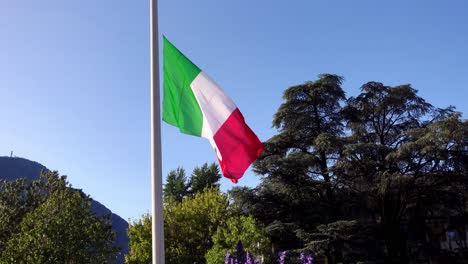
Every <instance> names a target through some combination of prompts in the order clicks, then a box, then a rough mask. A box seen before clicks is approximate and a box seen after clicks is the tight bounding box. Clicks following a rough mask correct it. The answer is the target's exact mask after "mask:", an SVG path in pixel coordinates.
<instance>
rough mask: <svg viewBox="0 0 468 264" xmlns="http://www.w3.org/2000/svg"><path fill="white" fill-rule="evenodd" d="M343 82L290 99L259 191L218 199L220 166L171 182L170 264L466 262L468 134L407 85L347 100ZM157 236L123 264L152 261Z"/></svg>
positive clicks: (140, 226)
mask: <svg viewBox="0 0 468 264" xmlns="http://www.w3.org/2000/svg"><path fill="white" fill-rule="evenodd" d="M342 82H343V78H342V77H340V76H337V75H333V74H323V75H319V78H318V79H317V80H315V81H309V82H306V83H303V84H300V85H296V86H293V87H290V88H288V89H286V90H285V92H284V95H283V98H284V102H283V103H282V104H281V105H280V107H279V109H278V111H277V112H276V113H275V115H274V117H273V127H275V128H276V129H277V134H276V135H274V136H273V137H271V138H270V139H268V140H267V141H266V142H264V144H265V151H264V152H263V153H262V155H261V156H260V158H259V159H258V160H257V161H256V162H255V163H254V166H253V169H254V172H255V173H256V174H258V175H259V176H260V177H261V183H260V184H259V185H258V186H257V187H255V188H248V187H235V188H233V189H232V190H230V191H229V192H228V195H227V196H226V195H225V194H222V193H220V192H219V188H218V186H219V185H218V180H219V178H220V177H221V176H220V175H219V169H218V168H217V167H216V165H214V164H212V165H210V166H208V165H207V164H205V165H203V166H202V167H201V168H196V169H195V170H194V172H193V173H192V177H191V178H189V177H187V176H186V174H185V171H184V169H183V168H178V169H177V170H174V171H172V172H171V173H170V174H169V175H168V178H167V179H168V182H167V184H166V185H165V188H164V198H165V212H164V213H165V232H166V234H167V235H166V237H165V241H166V242H165V243H166V261H167V262H168V263H222V258H221V256H222V254H223V252H224V253H225V252H227V251H230V252H231V253H234V251H235V244H236V241H237V240H242V241H244V240H245V241H246V244H247V245H248V246H247V249H248V250H250V251H255V250H256V252H255V253H256V254H257V255H256V256H260V257H261V259H262V260H263V263H277V262H276V261H277V260H278V258H282V259H284V258H285V257H286V256H289V259H286V263H296V262H295V261H297V257H298V256H299V253H301V252H302V253H306V254H310V255H311V256H313V257H314V259H315V263H329V264H333V263H466V262H467V261H468V259H467V253H468V249H467V243H466V231H467V214H466V210H465V209H466V198H467V186H468V182H467V181H468V173H467V164H468V155H467V151H468V146H467V141H468V122H467V121H466V120H463V119H462V114H461V113H459V112H457V111H455V108H454V107H448V108H443V109H441V108H437V107H434V106H433V105H431V104H430V103H429V102H427V101H425V100H424V99H423V98H421V97H420V96H419V95H418V93H417V90H415V89H414V88H412V87H411V85H408V84H403V85H398V86H387V85H384V84H382V83H379V82H368V83H366V84H364V85H362V87H361V92H360V94H358V95H357V96H355V97H347V96H346V94H345V92H344V91H343V89H342ZM206 187H207V188H206ZM242 217H244V218H242ZM236 219H237V220H236ZM145 225H146V229H145ZM143 230H146V231H143ZM150 230H151V229H150V217H149V216H148V215H146V216H144V217H143V219H142V220H140V221H136V222H134V223H133V224H132V225H131V226H130V229H129V234H130V240H131V241H134V242H135V243H134V244H133V246H132V245H130V248H131V254H130V256H129V257H127V262H128V263H147V262H148V261H149V260H150V256H151V252H150V247H149V246H148V245H149V244H148V243H150V242H149V241H148V240H147V239H150V236H149V235H148V232H151V231H150ZM236 230H237V231H236ZM145 234H146V235H145ZM255 234H258V235H255ZM446 238H448V239H449V241H448V242H447V240H446ZM145 239H146V240H145ZM451 240H454V241H451ZM259 241H262V242H263V243H264V245H262V246H259V248H256V247H255V244H256V243H257V245H259V244H258V243H259ZM452 242H454V243H452ZM131 243H132V242H131ZM443 243H445V247H444V246H443V245H442V244H443ZM145 245H146V246H148V247H147V248H146V249H145V250H141V249H142V248H143V247H144V246H145ZM452 247H453V248H452ZM261 248H263V249H261ZM285 250H287V251H288V252H289V253H288V254H285V253H281V254H280V255H278V254H279V253H280V252H284V251H285ZM143 252H144V253H143ZM138 256H146V257H147V258H146V259H144V258H139V257H138ZM278 256H281V257H278ZM132 257H135V258H133V259H132ZM142 259H144V260H142ZM131 260H133V261H131ZM139 260H140V262H139ZM281 261H283V260H281ZM304 261H305V260H304ZM281 263H283V262H281Z"/></svg>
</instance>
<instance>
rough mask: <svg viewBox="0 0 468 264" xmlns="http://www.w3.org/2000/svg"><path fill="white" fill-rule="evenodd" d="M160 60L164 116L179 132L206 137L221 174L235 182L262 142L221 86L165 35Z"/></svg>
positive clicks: (258, 153)
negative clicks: (161, 59)
mask: <svg viewBox="0 0 468 264" xmlns="http://www.w3.org/2000/svg"><path fill="white" fill-rule="evenodd" d="M163 61H164V65H163V71H164V96H163V120H164V121H165V122H167V123H169V124H171V125H174V126H176V127H178V128H179V130H180V131H181V132H182V133H185V134H189V135H194V136H199V137H204V138H207V139H208V140H209V141H210V144H211V146H212V147H213V149H214V150H215V152H216V156H217V158H218V161H219V164H220V167H221V170H222V172H223V175H224V176H225V177H227V178H229V179H230V180H231V181H232V182H234V183H236V182H237V181H238V179H240V178H241V177H242V175H243V174H244V172H245V170H246V169H247V168H248V167H249V165H250V164H251V163H252V162H254V161H255V160H256V159H257V157H258V156H259V155H260V153H261V152H262V151H263V144H262V143H261V142H260V140H259V139H258V137H257V136H256V135H255V134H254V133H253V132H252V130H251V129H250V128H249V126H247V124H246V123H245V121H244V117H243V116H242V114H241V112H240V111H239V109H238V108H237V106H236V105H235V104H234V102H233V101H232V100H231V99H230V98H229V97H228V96H227V95H226V94H225V93H224V91H223V89H221V88H220V87H219V86H218V85H217V84H216V83H215V82H214V81H213V80H212V79H211V78H210V77H209V76H208V75H207V74H206V73H204V72H203V71H202V70H200V68H198V67H197V66H196V65H195V64H193V63H192V62H191V61H190V60H189V59H187V57H185V56H184V55H183V54H182V53H181V52H180V51H179V50H178V49H177V48H176V47H174V45H172V43H170V42H169V41H168V40H167V39H166V38H164V48H163Z"/></svg>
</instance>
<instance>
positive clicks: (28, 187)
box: [0, 179, 46, 252]
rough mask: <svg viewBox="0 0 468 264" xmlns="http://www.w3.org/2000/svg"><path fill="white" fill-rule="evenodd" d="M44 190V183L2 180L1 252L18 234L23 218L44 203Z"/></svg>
mask: <svg viewBox="0 0 468 264" xmlns="http://www.w3.org/2000/svg"><path fill="white" fill-rule="evenodd" d="M43 188H44V182H42V181H34V182H31V183H27V182H26V180H25V179H18V180H15V181H6V180H0V252H2V251H3V249H4V247H5V244H6V243H7V241H8V239H9V238H10V237H11V236H12V235H13V234H15V233H17V232H18V227H19V223H20V222H21V220H22V219H23V217H24V216H25V215H26V214H27V213H29V212H31V211H33V210H34V209H35V208H36V207H38V206H39V205H40V204H41V203H43V202H44V200H45V198H46V197H45V196H44V195H43V194H42V193H41V190H43Z"/></svg>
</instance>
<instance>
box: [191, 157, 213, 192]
mask: <svg viewBox="0 0 468 264" xmlns="http://www.w3.org/2000/svg"><path fill="white" fill-rule="evenodd" d="M220 179H221V174H220V173H219V167H218V165H217V164H216V163H211V164H210V165H209V166H208V163H204V164H203V165H202V166H201V167H195V169H193V172H192V177H191V178H190V183H189V186H190V192H191V193H192V194H195V193H197V192H202V191H203V190H204V189H205V188H207V187H208V188H219V180H220Z"/></svg>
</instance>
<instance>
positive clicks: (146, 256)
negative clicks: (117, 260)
mask: <svg viewBox="0 0 468 264" xmlns="http://www.w3.org/2000/svg"><path fill="white" fill-rule="evenodd" d="M151 228H152V222H151V215H150V214H144V215H143V216H142V217H141V219H139V220H138V221H134V222H131V223H130V225H129V227H128V237H129V239H130V244H129V248H130V253H129V254H128V255H126V256H125V263H127V264H148V263H151V260H152V255H151V254H152V251H151V250H152V247H151V239H152V237H151Z"/></svg>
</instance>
